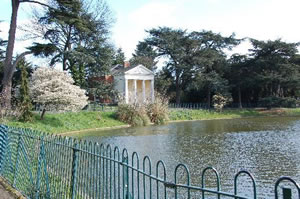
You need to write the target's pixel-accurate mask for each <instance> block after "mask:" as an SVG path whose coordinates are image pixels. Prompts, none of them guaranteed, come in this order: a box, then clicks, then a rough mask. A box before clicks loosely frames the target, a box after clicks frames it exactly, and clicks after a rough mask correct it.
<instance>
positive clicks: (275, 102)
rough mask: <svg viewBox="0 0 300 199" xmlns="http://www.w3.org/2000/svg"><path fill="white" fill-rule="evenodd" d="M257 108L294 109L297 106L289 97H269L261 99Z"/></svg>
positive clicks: (294, 100) (293, 99) (295, 101)
mask: <svg viewBox="0 0 300 199" xmlns="http://www.w3.org/2000/svg"><path fill="white" fill-rule="evenodd" d="M258 103H259V106H262V107H267V108H271V107H286V108H295V107H296V105H297V100H296V99H295V98H291V97H276V96H270V97H265V98H261V99H260V100H259V102H258Z"/></svg>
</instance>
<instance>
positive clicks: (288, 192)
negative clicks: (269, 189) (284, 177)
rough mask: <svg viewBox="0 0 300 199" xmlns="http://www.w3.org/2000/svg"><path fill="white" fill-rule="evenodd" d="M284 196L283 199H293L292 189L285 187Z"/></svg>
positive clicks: (283, 189)
mask: <svg viewBox="0 0 300 199" xmlns="http://www.w3.org/2000/svg"><path fill="white" fill-rule="evenodd" d="M282 195H283V199H292V189H290V188H286V187H283V188H282Z"/></svg>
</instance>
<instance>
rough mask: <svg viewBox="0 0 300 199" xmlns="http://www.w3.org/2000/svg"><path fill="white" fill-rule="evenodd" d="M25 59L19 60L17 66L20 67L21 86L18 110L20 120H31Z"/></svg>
mask: <svg viewBox="0 0 300 199" xmlns="http://www.w3.org/2000/svg"><path fill="white" fill-rule="evenodd" d="M25 65H26V62H25V59H23V60H21V61H20V62H19V63H18V67H19V68H21V86H20V111H21V117H20V120H21V121H25V122H28V121H32V119H33V117H32V116H33V114H32V112H31V111H32V103H31V99H30V96H29V87H28V83H29V82H28V72H27V70H26V68H27V67H26V66H25Z"/></svg>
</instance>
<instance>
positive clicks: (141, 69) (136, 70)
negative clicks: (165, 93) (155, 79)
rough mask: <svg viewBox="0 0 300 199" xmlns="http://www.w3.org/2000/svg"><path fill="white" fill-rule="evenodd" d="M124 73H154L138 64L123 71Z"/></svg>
mask: <svg viewBox="0 0 300 199" xmlns="http://www.w3.org/2000/svg"><path fill="white" fill-rule="evenodd" d="M125 74H126V75H154V73H153V72H152V71H151V70H149V69H148V68H146V67H145V66H143V65H138V66H136V67H134V68H131V69H130V70H128V71H126V72H125Z"/></svg>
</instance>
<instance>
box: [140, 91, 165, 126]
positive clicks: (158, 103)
mask: <svg viewBox="0 0 300 199" xmlns="http://www.w3.org/2000/svg"><path fill="white" fill-rule="evenodd" d="M145 105H146V110H147V115H148V117H149V118H150V121H151V122H152V123H154V124H165V123H166V122H167V121H168V120H169V116H168V112H169V110H168V105H169V103H168V99H167V98H164V97H163V96H162V95H159V94H158V93H157V94H156V95H155V100H154V102H148V103H146V104H145Z"/></svg>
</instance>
